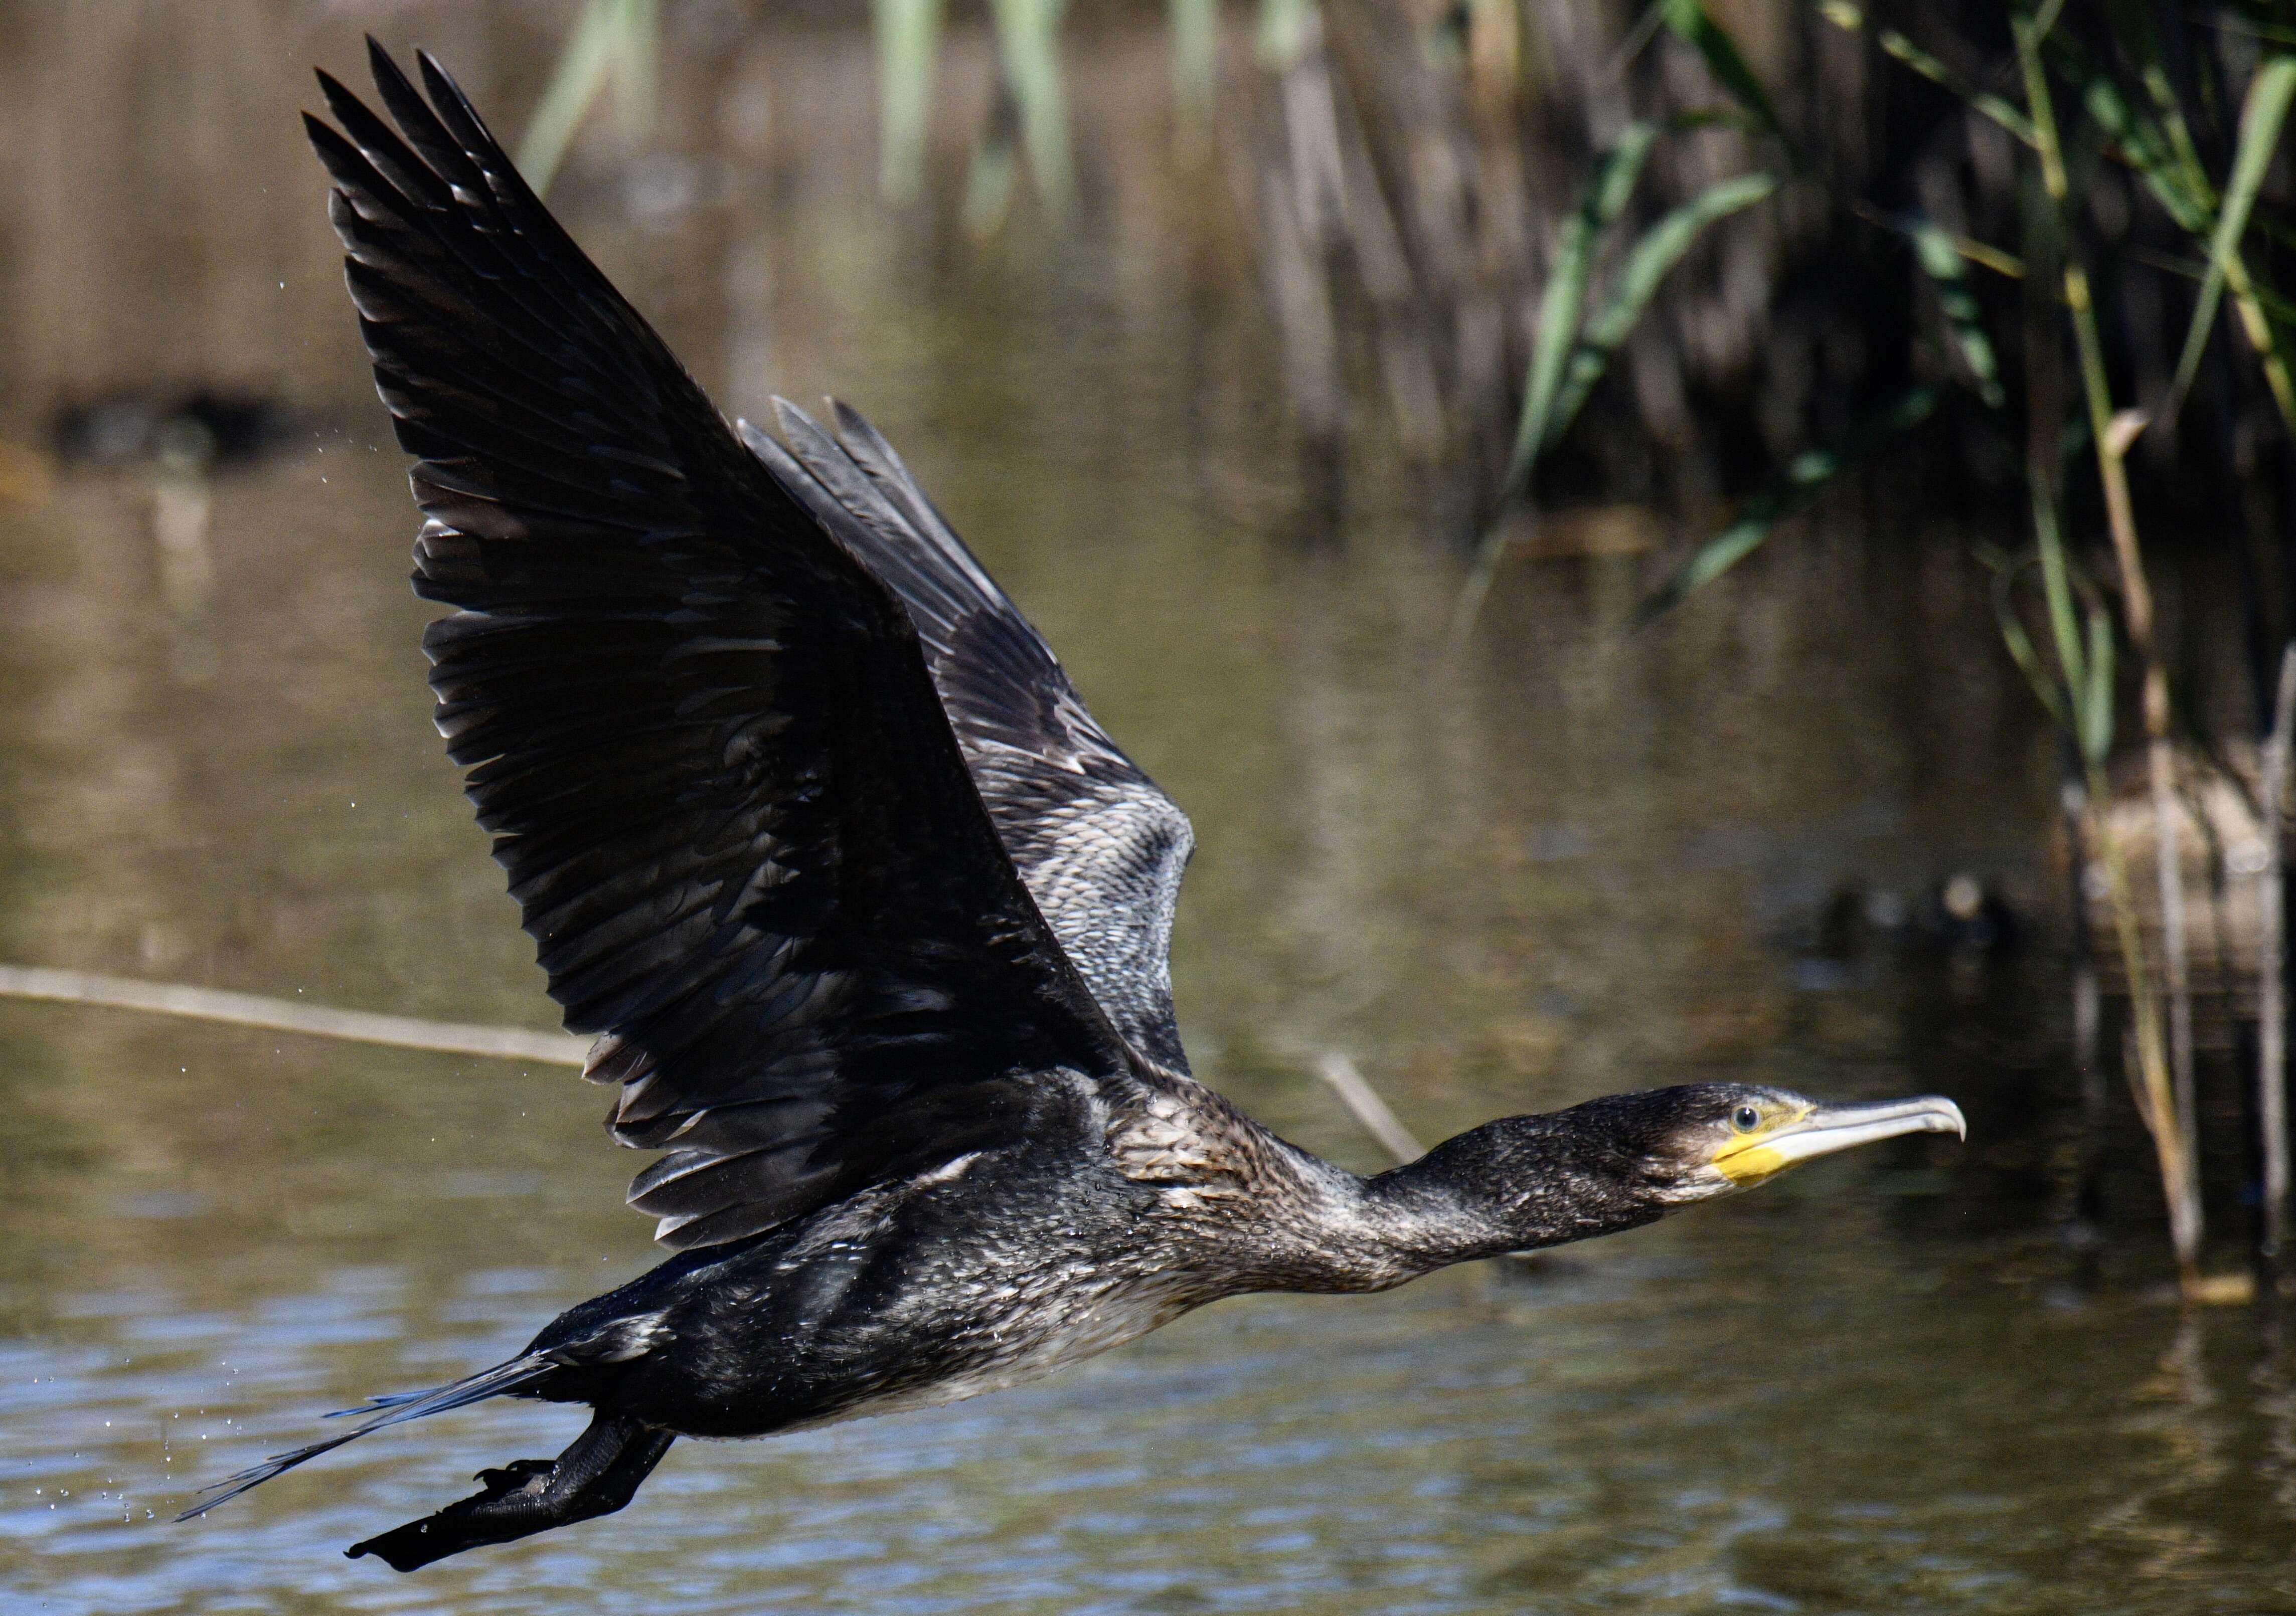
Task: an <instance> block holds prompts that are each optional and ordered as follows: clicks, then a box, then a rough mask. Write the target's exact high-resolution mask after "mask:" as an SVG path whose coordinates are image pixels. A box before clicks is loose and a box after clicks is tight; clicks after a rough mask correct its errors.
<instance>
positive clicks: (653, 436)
mask: <svg viewBox="0 0 2296 1616" xmlns="http://www.w3.org/2000/svg"><path fill="white" fill-rule="evenodd" d="M370 48H371V56H372V60H373V69H374V74H375V81H376V85H377V87H378V88H379V90H380V91H381V95H382V99H383V102H384V103H385V105H386V106H387V107H388V108H389V111H390V113H391V115H392V117H393V118H394V119H395V120H396V122H397V124H398V133H397V134H394V133H393V132H392V131H391V129H390V128H389V127H386V126H385V125H384V123H383V122H382V120H381V118H377V117H376V116H374V115H373V113H372V112H370V111H369V110H367V109H366V108H365V107H364V106H362V105H361V104H360V103H359V102H358V101H357V99H356V98H355V97H353V96H352V95H351V94H348V92H347V91H345V90H344V89H343V88H342V86H340V85H339V84H337V83H336V82H335V81H334V80H333V79H332V78H328V77H327V76H326V75H324V74H322V75H320V84H321V86H322V88H323V89H324V93H325V95H326V99H327V104H328V106H329V108H330V109H331V110H332V111H333V113H334V115H335V117H336V118H337V120H338V121H339V122H340V125H341V127H342V131H343V132H342V133H341V134H338V133H337V132H336V131H335V130H334V129H332V128H330V127H328V126H327V125H325V124H324V123H322V122H320V121H318V120H317V119H307V120H306V121H307V126H308V127H309V131H310V135H311V140H312V142H313V143H314V144H315V145H316V147H317V149H318V151H319V154H320V156H321V158H322V159H324V162H325V164H326V166H327V168H328V171H329V173H330V174H331V175H332V176H333V178H334V181H335V184H336V191H335V193H334V196H333V198H332V205H331V213H332V218H333V221H334V224H335V228H336V230H337V232H338V233H340V235H341V237H342V240H343V243H344V246H345V248H346V249H347V252H348V265H347V274H348V281H349V284H350V289H351V294H352V297H353V298H354V300H355V301H356V302H357V306H358V311H359V321H360V329H361V331H362V332H363V333H364V335H365V339H366V345H367V349H368V352H369V354H370V355H372V357H373V362H374V371H375V380H376V385H377V388H378V390H379V391H380V392H381V396H382V398H383V401H384V403H385V404H388V405H389V409H390V412H391V414H392V416H393V417H394V418H395V420H396V421H397V425H398V437H399V441H400V443H401V444H402V445H404V446H405V447H406V449H407V450H408V451H409V452H410V453H414V455H416V456H418V457H419V459H418V463H417V464H416V466H415V467H414V472H413V483H414V494H415V499H416V501H417V502H418V503H419V504H420V505H421V507H422V511H423V513H424V516H425V517H426V518H427V520H426V521H425V522H424V525H423V527H422V534H421V536H420V538H419V539H418V540H417V542H416V544H415V551H414V585H415V589H416V592H418V593H420V594H422V595H423V596H425V597H427V598H428V599H430V600H439V601H442V602H444V603H446V604H447V605H448V606H451V607H453V608H455V610H454V611H453V612H452V613H450V614H449V615H448V616H444V617H441V618H439V619H438V620H437V621H436V622H434V623H433V624H431V625H430V629H429V631H428V632H427V633H426V634H425V635H424V638H423V646H424V649H425V650H426V651H427V652H428V653H429V654H430V658H431V661H432V663H433V665H434V666H433V671H432V673H431V676H430V684H431V688H432V690H434V691H435V692H436V693H437V695H438V698H439V709H438V718H439V730H441V732H442V733H444V734H445V736H446V737H447V745H448V751H449V753H450V755H452V756H453V757H454V759H455V762H457V763H462V764H463V765H464V766H465V767H466V768H467V769H468V770H469V779H468V790H469V794H470V796H471V801H472V803H474V804H476V806H477V808H478V813H479V820H480V823H481V824H483V825H484V826H485V827H486V828H488V830H490V831H492V832H493V833H494V836H495V838H496V839H495V856H496V859H497V860H498V861H500V862H501V863H502V864H503V866H504V869H507V870H508V871H509V872H510V888H511V892H512V895H513V896H515V897H516V899H517V900H518V902H519V904H520V906H521V910H522V911H523V915H524V921H525V926H526V929H527V930H528V931H529V933H530V934H532V935H533V936H534V938H535V940H536V942H537V944H538V949H537V953H538V957H539V959H540V961H541V964H542V965H543V967H544V968H545V970H546V971H547V972H548V973H549V983H550V992H551V993H552V995H553V997H555V998H556V999H557V1000H559V1002H560V1003H561V1004H562V1005H563V1006H564V1007H565V1016H566V1024H567V1026H568V1027H569V1028H570V1029H572V1030H574V1031H576V1032H599V1033H603V1037H602V1038H601V1039H600V1041H599V1043H598V1045H597V1048H596V1049H594V1051H593V1053H592V1057H591V1062H590V1066H589V1070H588V1074H589V1075H590V1076H592V1077H594V1078H596V1079H598V1080H600V1081H609V1082H614V1083H618V1084H619V1086H620V1094H619V1100H618V1104H617V1106H616V1110H615V1114H614V1116H613V1118H612V1119H611V1126H612V1128H613V1130H614V1132H615V1134H616V1136H617V1137H618V1138H619V1139H622V1140H624V1141H625V1142H626V1143H628V1144H632V1145H636V1146H643V1147H652V1148H666V1149H667V1150H668V1155H664V1156H662V1157H661V1158H660V1160H658V1161H656V1162H655V1163H653V1164H652V1166H651V1167H649V1168H648V1169H647V1170H646V1171H644V1172H643V1173H641V1174H639V1176H638V1178H637V1180H636V1182H635V1184H634V1185H633V1186H632V1189H631V1200H632V1203H633V1204H635V1205H636V1206H638V1207H639V1208H640V1209H641V1210H644V1211H646V1212H652V1213H654V1214H655V1215H656V1216H658V1217H659V1218H660V1220H661V1226H660V1237H661V1238H662V1239H663V1240H664V1241H665V1242H667V1243H668V1244H670V1245H677V1246H698V1245H714V1244H717V1243H721V1242H724V1241H728V1240H733V1239H736V1238H739V1237H741V1236H746V1235H750V1234H752V1233H755V1232H757V1231H758V1230H760V1229H763V1228H770V1227H772V1226H774V1225H775V1224H778V1223H781V1222H783V1221H784V1220H788V1219H791V1218H792V1217H796V1216H799V1215H801V1214H803V1213H806V1212H811V1211H813V1210H815V1209H816V1208H818V1207H820V1206H823V1205H825V1204H830V1203H832V1202H834V1201H836V1200H839V1199H840V1198H842V1197H843V1196H848V1195H850V1194H852V1193H853V1192H854V1191H855V1190H856V1189H857V1188H861V1187H863V1186H865V1185H866V1184H869V1183H873V1182H877V1181H880V1180H881V1179H886V1178H889V1177H891V1176H895V1175H897V1174H900V1173H904V1172H914V1171H922V1170H926V1169H929V1168H931V1167H932V1166H935V1165H937V1164H939V1163H942V1162H945V1161H947V1160H950V1159H953V1158H954V1157H955V1156H958V1155H963V1154H964V1153H965V1152H968V1151H972V1150H977V1149H980V1148H983V1147H988V1146H993V1145H996V1144H1001V1143H1005V1142H1008V1141H1009V1140H1011V1139H1013V1137H1014V1136H1015V1130H1017V1128H1018V1127H1019V1125H1020V1118H1021V1114H1022V1112H1023V1111H1024V1109H1025V1101H1026V1098H1027V1097H1026V1095H1025V1093H1023V1092H1021V1091H1020V1088H1021V1087H1024V1086H1025V1085H1026V1084H1028V1083H1029V1081H1031V1078H1032V1076H1034V1075H1035V1074H1039V1073H1045V1072H1048V1071H1052V1070H1055V1069H1062V1068H1065V1069H1070V1070H1074V1071H1078V1072H1082V1073H1085V1074H1087V1076H1091V1077H1095V1078H1119V1079H1120V1078H1121V1077H1122V1075H1123V1074H1124V1073H1128V1071H1129V1069H1130V1067H1131V1065H1132V1061H1131V1057H1130V1056H1129V1052H1128V1049H1127V1048H1126V1046H1125V1044H1124V1043H1123V1041H1122V1040H1121V1038H1120V1037H1119V1034H1118V1033H1117V1032H1115V1030H1114V1029H1113V1028H1112V1027H1111V1024H1110V1023H1109V1021H1108V1019H1107V1017H1106V1016H1105V1015H1104V1014H1103V1011H1102V1009H1101V1008H1100V1006H1099V1005H1098V1004H1097V1003H1096V1002H1095V1000H1094V999H1093V997H1092V994H1091V992H1090V991H1089V990H1088V989H1087V986H1086V985H1085V983H1084V982H1083V981H1082V980H1081V979H1080V978H1079V977H1078V974H1077V971H1076V968H1075V967H1073V966H1072V965H1071V964H1070V961H1069V959H1067V957H1066V956H1065V955H1064V954H1063V952H1062V948H1061V946H1060V943H1059V940H1058V938H1057V936H1056V935H1055V934H1054V931H1053V929H1052V928H1050V927H1048V926H1047V925H1046V920H1045V919H1044V918H1043V917H1042V916H1041V915H1040V914H1039V913H1038V910H1037V905H1036V903H1035V902H1033V901H1032V900H1031V898H1030V896H1029V891H1028V889H1027V887H1026V886H1024V884H1023V883H1022V881H1021V879H1020V878H1019V877H1018V875H1017V872H1016V871H1015V869H1014V867H1013V860H1012V858H1011V857H1010V856H1009V855H1008V854H1007V853H1006V851H1005V845H1004V844H1003V843H1002V842H1001V841H1000V840H999V837H998V833H997V828H996V826H995V825H994V824H993V823H992V822H991V820H990V818H989V816H988V813H987V812H984V809H983V806H982V803H981V796H980V792H979V791H978V790H976V788H975V786H974V783H973V780H972V776H971V775H970V774H969V773H968V771H967V769H966V764H965V758H964V755H963V754H962V752H961V751H960V749H959V747H958V744H957V740H956V738H955V735H954V734H952V732H951V730H950V725H949V721H948V718H947V714H945V713H944V711H943V709H942V705H941V700H940V698H939V695H938V694H937V693H936V690H935V687H934V684H933V682H932V680H931V674H930V673H929V672H928V669H927V665H926V660H925V657H924V655H923V653H922V649H921V648H920V646H919V643H918V637H917V633H916V630H915V628H914V626H913V624H912V622H911V618H910V615H909V613H908V612H907V611H906V610H905V609H904V608H903V607H902V605H901V604H900V602H899V601H898V600H897V599H896V598H895V597H894V596H893V595H892V594H891V593H890V592H889V591H888V589H887V588H886V587H885V585H884V584H882V583H881V581H880V580H879V579H878V578H877V577H875V576H874V575H872V574H871V572H870V571H869V569H868V567H865V565H863V564H861V562H859V561H858V560H857V559H856V558H855V556H854V555H853V554H851V553H850V552H849V551H848V550H847V548H846V547H845V546H843V545H841V544H840V543H837V542H835V541H834V540H833V539H832V537H831V536H829V535H828V534H827V533H825V532H824V528H823V526H822V525H821V522H820V520H819V518H817V517H816V515H815V514H814V513H813V512H812V511H811V510H808V508H807V507H806V506H805V505H803V504H800V503H799V502H797V501H796V500H793V499H792V498H791V496H790V494H787V493H786V492H784V490H783V487H782V486H780V484H779V483H778V482H777V481H776V480H775V477H773V476H772V475H770V474H769V473H768V472H767V469H766V467H765V466H763V465H762V464H760V463H759V461H758V459H757V458H756V457H755V456H754V455H753V454H751V453H749V452H748V451H747V450H745V449H744V448H743V446H742V444H741V443H740V442H739V441H737V440H736V438H735V437H734V433H733V431H732V430H731V429H730V428H728V426H727V425H726V421H725V420H723V418H721V417H720V416H719V415H718V414H717V411H716V410H715V409H714V408H713V407H712V406H711V405H710V404H709V400H708V399H707V398H706V397H705V396H703V394H702V392H701V388H699V387H698V386H697V385H696V384H695V383H694V381H693V379H692V378H691V377H689V376H688V375H687V374H686V372H685V370H684V369H683V368H682V367H681V366H680V365H679V364H678V363H677V361H676V359H675V358H674V357H673V356H672V355H670V353H669V351H668V348H667V347H665V346H664V345H663V344H662V342H661V340H660V338H659V337H657V336H656V335H655V334H654V332H653V331H652V328H651V327H650V326H648V325H647V323H646V322H645V321H644V319H643V318H642V317H641V316H640V315H639V314H637V313H636V311H635V310H634V309H633V308H631V307H630V306H629V305H628V304H627V302H625V301H624V300H623V299H622V298H621V297H620V296H619V294H618V293H617V292H616V291H615V290H614V289H613V288H612V286H611V285H610V284H609V283H608V282H607V281H606V279H605V277H604V276H603V274H601V273H599V271H598V270H597V269H596V268H595V267H594V266H593V265H592V264H591V263H590V261H589V260H588V259H587V258H586V257H584V255H583V254H582V252H581V251H580V249H578V248H577V247H576V246H575V245H574V243H573V242H572V241H571V240H570V238H569V237H568V236H567V235H566V233H564V231H563V230H562V229H561V228H560V227H559V225H558V224H556V222H555V221H553V219H552V218H551V216H550V215H549V214H548V212H547V211H545V209H544V208H543V207H542V205H541V203H540V202H539V201H538V200H537V199H536V198H535V196H534V194H533V193H532V192H530V191H529V189H528V188H527V186H526V185H525V184H524V183H523V182H522V181H521V179H520V178H519V176H518V175H517V173H516V171H515V170H514V169H513V168H512V166H511V163H510V161H509V159H507V158H506V157H505V156H504V153H503V151H502V149H501V148H500V147H499V146H498V145H497V144H496V142H495V140H494V138H493V137H492V136H491V135H488V132H487V129H486V127H485V126H484V124H482V123H481V122H480V118H479V117H478V115H477V113H475V112H474V111H472V110H471V107H470V105H469V103H468V102H465V101H464V100H463V96H462V94H461V93H460V92H459V91H457V90H456V89H455V86H454V84H453V82H452V81H451V80H449V79H448V78H447V76H446V74H445V73H443V72H442V71H440V69H439V68H438V66H437V65H436V64H435V63H434V62H432V61H430V58H429V57H428V56H422V57H421V58H419V60H420V62H421V69H422V78H423V83H424V86H425V87H426V88H427V90H428V92H429V94H428V99H427V100H426V99H425V98H424V96H423V95H422V94H418V93H417V92H416V91H415V89H414V86H412V85H411V84H409V83H408V82H407V81H406V78H404V77H403V76H402V75H401V74H400V72H399V71H398V68H397V67H396V65H395V64H393V63H392V61H390V59H389V57H388V56H387V55H385V54H384V53H382V52H381V50H380V49H379V48H375V47H373V46H372V44H371V47H370ZM992 587H993V586H992Z"/></svg>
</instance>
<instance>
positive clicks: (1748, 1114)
mask: <svg viewBox="0 0 2296 1616" xmlns="http://www.w3.org/2000/svg"><path fill="white" fill-rule="evenodd" d="M1761 1125H1762V1114H1761V1113H1760V1112H1759V1111H1757V1110H1755V1109H1754V1108H1753V1107H1752V1106H1739V1107H1738V1108H1737V1109H1736V1110H1735V1111H1733V1112H1732V1113H1731V1114H1730V1126H1732V1127H1733V1128H1735V1129H1736V1130H1738V1131H1739V1132H1741V1133H1751V1132H1753V1131H1754V1130H1755V1129H1757V1128H1759V1127H1760V1126H1761Z"/></svg>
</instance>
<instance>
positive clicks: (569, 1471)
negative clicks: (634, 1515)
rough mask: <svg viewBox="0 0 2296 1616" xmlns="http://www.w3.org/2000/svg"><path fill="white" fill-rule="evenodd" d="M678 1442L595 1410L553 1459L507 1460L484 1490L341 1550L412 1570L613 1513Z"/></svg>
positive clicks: (484, 1474) (483, 1474)
mask: <svg viewBox="0 0 2296 1616" xmlns="http://www.w3.org/2000/svg"><path fill="white" fill-rule="evenodd" d="M676 1440H677V1433H676V1432H671V1431H658V1430H656V1429H654V1428H653V1427H652V1426H651V1425H642V1424H639V1423H638V1422H637V1421H635V1420H633V1419H625V1418H623V1417H622V1416H619V1415H607V1414H601V1415H600V1416H597V1417H596V1418H595V1419H594V1420H592V1421H591V1422H590V1425H589V1428H588V1429H587V1430H586V1431H584V1432H582V1434H581V1435H580V1436H578V1437H576V1438H575V1439H574V1441H573V1444H572V1445H571V1446H570V1447H569V1448H568V1449H566V1451H565V1452H563V1453H562V1454H560V1455H559V1456H558V1457H557V1458H555V1459H513V1460H512V1462H511V1463H510V1464H508V1465H504V1467H503V1468H502V1469H500V1470H481V1471H480V1472H479V1474H478V1480H480V1481H483V1482H485V1483H486V1490H485V1491H484V1492H482V1493H479V1494H477V1495H476V1496H474V1497H472V1498H464V1499H463V1500H462V1502H460V1503H459V1504H449V1505H448V1506H447V1507H446V1508H444V1509H442V1510H440V1511H439V1513H438V1514H435V1515H426V1516H424V1517H423V1518H422V1520H420V1521H410V1522H407V1523H406V1525H404V1526H402V1527H399V1528H398V1529H397V1530H392V1531H387V1532H385V1533H383V1534H382V1536H381V1537H379V1538H368V1539H367V1540H366V1541H365V1542H364V1543H357V1544H353V1545H352V1546H351V1547H350V1548H349V1549H348V1550H347V1551H345V1552H346V1553H348V1555H349V1556H350V1557H351V1558H352V1559H354V1560H356V1559H357V1558H358V1557H359V1556H360V1555H377V1556H379V1557H380V1558H381V1559H382V1560H383V1561H384V1562H386V1563H388V1564H389V1566H390V1568H391V1569H392V1570H393V1571H413V1570H414V1569H415V1568H416V1567H417V1566H423V1565H428V1564H430V1563H431V1562H432V1561H434V1560H444V1559H445V1558H446V1557H447V1555H459V1554H461V1553H462V1552H463V1550H464V1549H466V1548H479V1547H483V1546H484V1545H486V1544H489V1543H510V1542H514V1541H516V1540H517V1539H518V1538H529V1537H532V1536H533V1535H534V1534H535V1533H536V1532H540V1531H548V1530H550V1529H551V1528H552V1527H553V1526H569V1525H571V1524H572V1523H573V1522H577V1521H588V1520H591V1519H594V1517H596V1516H599V1515H611V1514H613V1513H614V1512H615V1511H616V1510H618V1509H619V1508H621V1506H623V1505H625V1504H627V1503H628V1502H629V1501H630V1499H631V1498H632V1497H633V1496H635V1494H636V1492H637V1489H638V1483H639V1482H641V1481H644V1480H645V1479H646V1477H647V1476H649V1475H651V1474H652V1473H653V1467H654V1466H655V1465H659V1464H660V1463H661V1456H662V1455H663V1454H665V1453H668V1451H669V1445H670V1444H671V1443H672V1442H674V1441H676Z"/></svg>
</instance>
